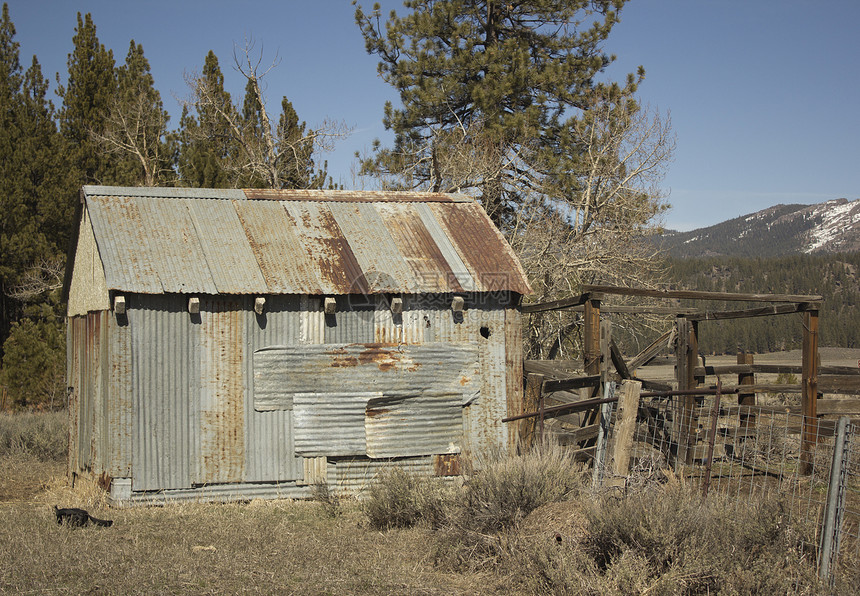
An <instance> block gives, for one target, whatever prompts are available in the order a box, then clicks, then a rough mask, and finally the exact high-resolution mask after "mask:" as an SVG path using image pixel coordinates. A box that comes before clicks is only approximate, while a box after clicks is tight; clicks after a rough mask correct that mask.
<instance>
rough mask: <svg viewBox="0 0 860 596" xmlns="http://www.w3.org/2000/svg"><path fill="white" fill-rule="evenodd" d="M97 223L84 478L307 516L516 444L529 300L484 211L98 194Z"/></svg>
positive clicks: (133, 497) (73, 291)
mask: <svg viewBox="0 0 860 596" xmlns="http://www.w3.org/2000/svg"><path fill="white" fill-rule="evenodd" d="M78 213H79V217H78V221H79V226H78V230H77V235H76V237H75V239H74V243H73V251H74V252H73V253H71V254H70V258H69V267H68V270H67V274H66V286H65V292H66V296H67V299H68V321H67V322H68V326H67V353H68V364H67V376H68V391H69V411H70V446H69V449H70V454H69V473H70V475H71V476H72V478H75V477H78V476H89V477H94V478H97V479H99V480H100V482H101V484H102V486H104V487H105V488H107V489H108V490H109V491H110V495H111V497H112V498H113V499H114V500H116V501H119V502H128V501H131V502H135V501H142V502H153V501H160V500H164V499H183V498H192V499H219V500H220V499H248V498H256V497H305V496H308V495H309V494H310V486H311V485H313V484H316V483H322V482H326V483H328V484H329V486H330V487H331V488H333V489H334V490H336V491H339V492H346V493H353V492H356V491H359V490H361V489H362V487H364V486H365V485H366V484H367V483H368V482H369V481H370V480H371V479H372V478H373V476H374V475H375V474H377V473H378V472H379V471H380V470H381V469H383V468H384V467H385V466H402V467H404V468H407V469H409V470H411V471H413V472H416V473H421V474H428V475H433V474H435V475H440V476H450V475H457V474H458V473H459V458H460V456H461V454H463V453H469V454H474V455H480V454H486V453H488V452H491V451H496V450H499V449H510V448H511V447H512V446H513V445H514V443H515V440H516V437H515V436H512V434H511V433H512V432H514V431H512V430H509V429H510V427H506V426H505V425H504V424H502V422H501V420H502V418H504V417H505V416H506V415H510V414H513V413H519V411H520V409H521V402H522V331H521V322H520V307H519V305H520V301H521V297H522V295H523V294H527V293H529V292H530V291H531V290H530V288H529V285H528V282H527V280H526V276H525V274H524V272H523V270H522V268H521V266H520V264H519V262H518V261H517V259H516V257H515V256H514V254H513V252H512V251H511V249H510V247H509V246H508V244H507V243H506V242H505V240H504V238H503V237H502V235H501V234H500V233H499V232H498V230H496V229H495V227H494V226H493V224H492V223H491V222H490V220H489V218H488V217H487V216H486V214H485V213H484V211H483V209H482V208H481V207H480V205H478V204H477V203H475V202H474V201H473V200H472V199H471V198H469V197H466V196H462V195H450V194H439V193H397V192H394V193H390V192H353V191H307V190H283V191H272V190H211V189H184V188H118V187H102V186H85V187H84V188H83V189H82V192H81V202H80V206H79V209H78Z"/></svg>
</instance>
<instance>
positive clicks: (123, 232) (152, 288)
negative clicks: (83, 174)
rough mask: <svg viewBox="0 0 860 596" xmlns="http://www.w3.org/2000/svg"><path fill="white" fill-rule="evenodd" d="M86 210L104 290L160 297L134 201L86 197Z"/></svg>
mask: <svg viewBox="0 0 860 596" xmlns="http://www.w3.org/2000/svg"><path fill="white" fill-rule="evenodd" d="M87 210H88V211H89V214H90V220H91V221H92V224H93V233H94V234H95V237H96V245H97V246H98V249H99V256H101V259H102V262H103V263H104V268H105V281H106V283H107V287H108V289H110V290H130V291H133V292H140V293H142V294H160V293H162V292H163V291H164V288H163V287H162V285H161V278H160V277H159V275H158V269H157V267H156V263H155V262H154V261H153V259H152V258H151V255H150V253H151V251H150V245H149V238H148V237H149V230H148V229H147V228H146V227H145V226H144V225H143V219H142V217H141V214H140V210H139V209H138V206H137V202H136V201H135V199H134V198H131V197H123V196H116V197H90V198H88V199H87Z"/></svg>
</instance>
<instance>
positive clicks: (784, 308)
mask: <svg viewBox="0 0 860 596" xmlns="http://www.w3.org/2000/svg"><path fill="white" fill-rule="evenodd" d="M819 306H820V305H819V304H817V303H809V302H799V303H797V304H780V305H772V306H762V307H759V308H749V309H745V310H724V311H713V312H700V313H695V314H691V315H689V316H688V317H687V318H688V319H690V320H691V321H725V320H729V319H749V318H752V317H768V316H771V315H787V314H793V313H797V312H804V311H806V310H810V309H814V308H818V307H819Z"/></svg>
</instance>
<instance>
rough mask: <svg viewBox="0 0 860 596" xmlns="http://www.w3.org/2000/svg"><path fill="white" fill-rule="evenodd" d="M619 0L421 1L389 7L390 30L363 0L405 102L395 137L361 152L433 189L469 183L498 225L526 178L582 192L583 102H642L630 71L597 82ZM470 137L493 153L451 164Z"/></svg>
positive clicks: (527, 185)
mask: <svg viewBox="0 0 860 596" xmlns="http://www.w3.org/2000/svg"><path fill="white" fill-rule="evenodd" d="M624 1H625V0H611V1H610V0H603V1H599V2H592V1H590V0H577V1H573V2H571V1H570V0H553V1H548V2H547V1H543V0H541V1H528V2H516V3H505V2H495V1H493V0H444V1H429V0H415V1H411V2H406V3H405V5H406V6H407V7H408V8H410V9H412V12H411V13H410V14H408V15H407V16H404V17H400V16H397V15H396V14H395V13H394V12H393V11H392V15H391V18H390V20H389V21H388V22H387V23H386V25H385V28H384V30H383V29H382V27H381V26H380V14H379V10H378V6H376V7H374V11H373V12H372V13H371V14H365V13H364V12H363V11H362V9H361V7H360V6H359V7H358V8H357V10H356V15H355V18H356V22H357V23H358V25H359V27H360V28H361V32H362V33H363V35H364V38H365V41H366V47H367V51H368V52H369V53H371V54H376V55H377V56H379V58H380V62H379V73H380V75H381V76H382V78H383V79H384V80H385V81H386V82H388V83H389V84H391V85H392V86H393V87H394V88H395V89H397V91H398V92H399V93H400V99H401V101H402V104H403V106H402V107H400V108H395V107H394V106H393V105H392V104H391V103H387V104H386V106H385V117H384V119H383V122H384V124H385V127H386V129H388V130H392V131H393V132H394V134H395V141H394V147H393V148H391V149H380V150H378V152H377V153H376V155H375V156H374V158H373V159H368V160H365V161H364V163H363V170H364V172H365V173H372V174H390V173H393V174H396V175H399V176H400V178H401V179H402V180H403V181H404V183H405V184H406V185H407V186H412V187H422V188H430V189H432V190H437V191H438V190H451V189H453V188H457V189H465V188H474V189H476V190H477V191H478V192H479V193H480V197H481V200H482V202H483V205H484V208H485V209H486V211H487V213H488V214H489V215H490V216H491V217H492V218H493V220H494V221H495V222H496V223H497V224H499V225H503V224H504V223H505V222H506V221H507V220H508V219H510V217H511V211H512V210H514V209H516V208H517V205H518V204H519V203H520V202H521V200H522V197H521V196H520V195H521V194H522V193H523V192H524V190H525V189H532V190H537V191H539V192H542V193H544V192H546V191H548V190H550V187H552V188H553V190H552V194H558V195H560V196H564V193H569V192H570V191H580V190H581V187H582V181H581V180H580V179H579V176H578V173H579V172H580V169H581V168H580V160H579V158H580V153H581V151H582V150H583V147H582V144H581V141H580V137H581V132H582V130H581V128H582V125H583V124H584V123H586V122H585V119H584V112H586V111H587V109H589V108H590V107H592V106H595V105H597V104H598V103H600V102H606V101H611V102H617V103H618V105H619V106H622V107H620V108H618V109H621V110H636V109H637V106H635V104H634V103H632V102H628V103H626V104H623V102H622V101H621V100H623V99H624V98H629V97H631V96H632V94H633V92H634V91H635V90H636V84H637V80H636V79H635V77H633V76H630V78H629V79H628V81H627V83H626V85H624V86H619V85H618V84H614V83H611V84H604V83H598V82H596V76H597V75H599V74H600V73H601V72H603V71H604V70H605V68H606V67H607V66H608V65H609V64H610V63H611V62H612V60H613V57H611V56H608V55H606V54H605V53H604V52H603V50H602V49H601V44H602V42H603V41H604V40H606V38H607V37H608V35H609V33H610V31H611V29H612V27H613V25H614V24H615V23H616V22H617V21H618V16H617V15H618V11H619V10H620V9H621V7H622V6H623V4H624ZM584 22H591V23H592V24H591V26H590V27H589V26H581V23H584ZM641 75H642V73H641V72H640V77H641ZM622 104H623V105H622ZM620 116H621V115H620ZM463 146H465V147H466V149H465V154H466V155H468V156H470V157H471V161H472V162H475V161H485V162H486V163H484V164H475V163H471V164H469V165H470V169H468V170H465V171H463V170H462V166H461V170H460V171H456V170H455V167H454V166H456V162H455V163H452V162H451V160H450V159H449V158H448V156H447V154H448V153H451V152H457V151H461V150H462V148H463ZM457 162H462V160H460V159H458V160H457ZM476 166H478V167H476Z"/></svg>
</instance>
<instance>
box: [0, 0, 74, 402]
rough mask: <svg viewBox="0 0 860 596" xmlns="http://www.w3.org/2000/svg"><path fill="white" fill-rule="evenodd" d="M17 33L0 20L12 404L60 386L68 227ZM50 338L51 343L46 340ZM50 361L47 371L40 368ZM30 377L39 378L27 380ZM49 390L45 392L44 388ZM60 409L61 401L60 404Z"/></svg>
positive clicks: (53, 134) (63, 184)
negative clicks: (61, 292)
mask: <svg viewBox="0 0 860 596" xmlns="http://www.w3.org/2000/svg"><path fill="white" fill-rule="evenodd" d="M14 36H15V28H14V25H13V24H12V21H11V19H10V17H9V10H8V6H7V5H5V4H4V6H3V13H2V18H0V212H2V214H3V215H2V217H0V301H2V309H0V346H2V348H0V356H2V364H3V366H2V368H0V384H2V385H4V386H5V387H7V389H8V390H9V393H10V395H11V397H12V399H13V401H14V402H15V403H18V404H25V403H27V402H28V401H33V400H36V401H38V400H39V399H40V398H41V397H42V393H41V389H39V387H43V388H46V390H48V391H49V392H50V393H51V395H52V396H54V397H57V395H58V394H57V391H58V387H60V386H61V385H62V384H63V383H62V341H60V339H58V338H61V336H62V323H61V321H62V312H61V311H62V307H61V305H60V304H59V291H58V290H59V283H60V281H61V279H60V276H61V271H62V268H63V263H64V257H65V251H66V249H67V247H68V240H69V233H70V228H71V225H72V223H71V219H72V216H71V213H70V210H69V205H70V203H69V201H68V200H67V196H68V192H69V180H68V177H67V172H68V168H67V166H66V164H65V162H64V154H65V152H64V151H63V142H62V138H61V137H60V135H59V133H58V132H57V129H56V125H55V123H54V108H53V105H52V104H51V102H50V101H48V99H47V91H48V81H47V80H46V79H45V78H44V77H43V76H42V69H41V66H40V65H39V62H38V60H37V59H36V57H35V56H34V57H33V59H32V62H31V65H30V67H29V68H28V69H27V71H26V72H22V68H21V65H20V61H19V53H18V43H17V42H15V41H14ZM48 338H51V340H50V341H48ZM38 362H43V363H46V362H50V363H52V364H51V366H50V367H45V366H38V365H37V363H38ZM34 371H35V372H36V373H37V376H38V378H36V377H33V376H32V375H31V374H30V373H32V372H34ZM48 387H50V389H47V388H48ZM58 403H62V400H58Z"/></svg>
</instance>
